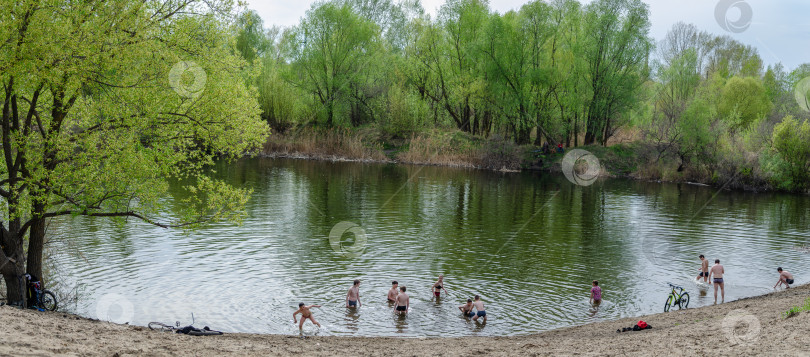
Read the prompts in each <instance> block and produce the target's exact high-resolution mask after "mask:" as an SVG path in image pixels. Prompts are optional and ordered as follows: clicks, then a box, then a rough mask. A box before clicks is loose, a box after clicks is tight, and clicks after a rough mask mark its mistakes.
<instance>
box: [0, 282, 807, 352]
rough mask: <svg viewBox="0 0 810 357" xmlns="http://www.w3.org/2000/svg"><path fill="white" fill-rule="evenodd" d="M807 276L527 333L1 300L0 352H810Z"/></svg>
mask: <svg viewBox="0 0 810 357" xmlns="http://www.w3.org/2000/svg"><path fill="white" fill-rule="evenodd" d="M808 297H810V286H808V285H806V286H801V287H797V288H791V289H788V290H785V291H780V292H776V293H771V294H768V295H764V296H759V297H754V298H748V299H743V300H738V301H734V302H730V303H726V304H720V305H716V306H710V307H704V308H700V309H687V310H683V311H674V312H670V313H665V314H656V315H650V316H644V317H641V319H643V320H644V321H647V322H648V323H650V324H651V325H652V326H653V329H650V330H645V331H640V332H624V333H616V329H618V328H621V327H627V326H632V325H633V324H635V322H637V321H638V320H639V319H640V318H639V317H636V318H627V319H623V320H617V321H610V322H600V323H594V324H589V325H584V326H578V327H571V328H565V329H560V330H555V331H550V332H544V333H540V334H535V335H529V336H520V337H465V338H424V339H399V338H365V337H317V336H316V337H310V338H307V339H305V340H302V339H299V338H297V336H282V335H252V334H226V335H223V336H208V337H193V336H186V335H177V334H172V333H160V332H155V331H150V330H149V329H148V328H145V327H138V326H127V325H116V324H112V323H108V322H100V321H96V320H90V319H85V318H81V317H77V316H73V315H67V314H64V313H44V312H36V311H30V310H27V311H23V310H19V309H15V308H11V307H8V306H3V307H0V335H2V337H3V338H2V340H0V354H1V355H13V356H50V355H73V356H87V355H98V356H127V355H137V356H169V355H183V356H186V355H193V356H220V355H240V356H241V355H255V356H259V355H262V356H266V355H281V356H289V355H307V356H309V355H319V356H327V355H328V356H331V355H379V356H433V355H444V356H475V355H496V356H514V355H521V356H547V355H548V356H552V355H553V356H559V355H566V356H568V355H607V356H614V355H617V356H618V355H655V354H658V355H663V354H668V355H673V356H684V355H686V356H752V355H769V356H810V312H804V313H801V314H799V315H796V316H794V317H791V318H788V319H785V318H783V317H782V316H781V314H782V312H784V311H787V310H788V309H789V308H791V307H793V306H797V305H802V304H803V302H804V301H805V299H807V298H808Z"/></svg>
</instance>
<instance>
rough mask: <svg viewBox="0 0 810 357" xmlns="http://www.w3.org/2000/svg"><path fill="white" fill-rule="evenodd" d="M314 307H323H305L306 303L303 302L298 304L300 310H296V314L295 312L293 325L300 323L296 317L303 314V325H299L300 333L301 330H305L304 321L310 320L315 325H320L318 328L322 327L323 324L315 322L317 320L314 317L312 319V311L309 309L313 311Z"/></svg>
mask: <svg viewBox="0 0 810 357" xmlns="http://www.w3.org/2000/svg"><path fill="white" fill-rule="evenodd" d="M313 307H321V305H309V306H305V305H304V303H303V302H302V303H300V304H298V310H296V311H295V312H293V321H294V322H293V323H296V322H298V320H297V319H296V318H295V315H298V314H301V323H300V324H298V330H299V331H300V330H301V329H303V327H304V321H306V320H307V319H309V320H310V321H312V323H313V324H316V325H318V327H321V324H319V323H318V321H315V318H314V317H312V311H310V310H309V309H311V308H313Z"/></svg>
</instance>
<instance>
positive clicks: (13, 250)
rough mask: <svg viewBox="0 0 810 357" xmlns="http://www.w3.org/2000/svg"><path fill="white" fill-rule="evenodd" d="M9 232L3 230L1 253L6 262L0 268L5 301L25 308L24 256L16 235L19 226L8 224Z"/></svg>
mask: <svg viewBox="0 0 810 357" xmlns="http://www.w3.org/2000/svg"><path fill="white" fill-rule="evenodd" d="M9 226H11V227H10V228H11V229H10V230H5V229H3V233H2V235H3V237H2V241H3V253H4V254H5V256H6V257H8V261H6V262H5V264H3V265H2V266H0V271H2V273H3V279H4V280H5V282H6V300H7V303H8V304H9V305H20V306H23V307H25V295H24V293H25V280H24V277H23V275H24V274H25V254H23V239H22V237H20V236H19V234H17V232H18V231H19V226H20V225H19V224H17V223H16V222H10V224H9Z"/></svg>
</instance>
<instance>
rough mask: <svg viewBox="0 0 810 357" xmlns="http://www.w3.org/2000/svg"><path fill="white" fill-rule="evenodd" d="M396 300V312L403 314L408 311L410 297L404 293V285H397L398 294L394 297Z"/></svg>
mask: <svg viewBox="0 0 810 357" xmlns="http://www.w3.org/2000/svg"><path fill="white" fill-rule="evenodd" d="M396 302H397V309H396V312H397V314H400V315H404V314H406V313H407V312H408V308H409V307H411V298H410V296H408V294H406V293H405V287H404V286H400V287H399V295H397V297H396Z"/></svg>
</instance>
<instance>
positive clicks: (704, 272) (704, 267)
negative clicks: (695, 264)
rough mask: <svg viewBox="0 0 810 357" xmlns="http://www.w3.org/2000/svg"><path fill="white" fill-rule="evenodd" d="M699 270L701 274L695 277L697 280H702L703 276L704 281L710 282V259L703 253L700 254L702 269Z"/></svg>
mask: <svg viewBox="0 0 810 357" xmlns="http://www.w3.org/2000/svg"><path fill="white" fill-rule="evenodd" d="M699 270H700V274H698V276H697V278H695V280H700V278H703V282H704V283H708V282H709V260H708V259H706V257H704V256H703V254H701V255H700V269H699Z"/></svg>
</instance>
